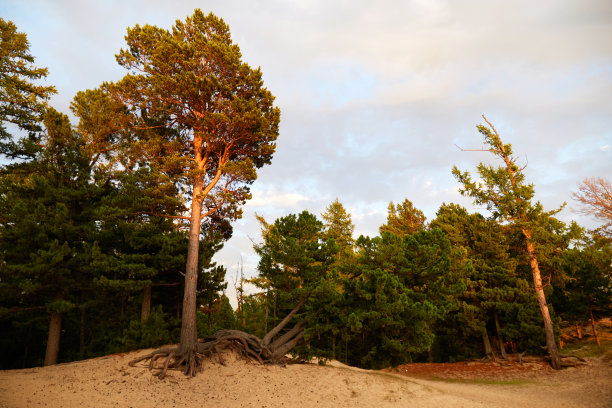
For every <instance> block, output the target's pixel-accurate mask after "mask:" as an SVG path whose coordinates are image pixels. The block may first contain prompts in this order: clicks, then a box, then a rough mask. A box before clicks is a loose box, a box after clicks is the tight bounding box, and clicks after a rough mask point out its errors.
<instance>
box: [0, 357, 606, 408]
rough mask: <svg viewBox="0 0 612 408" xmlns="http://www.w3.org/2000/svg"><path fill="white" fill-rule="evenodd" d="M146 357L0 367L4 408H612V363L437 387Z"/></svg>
mask: <svg viewBox="0 0 612 408" xmlns="http://www.w3.org/2000/svg"><path fill="white" fill-rule="evenodd" d="M144 352H145V351H139V352H134V353H128V354H124V355H112V356H107V357H101V358H96V359H92V360H85V361H80V362H74V363H67V364H60V365H57V366H52V367H45V368H32V369H25V370H8V371H0V407H2V408H4V407H6V408H20V407H51V408H54V407H134V408H141V407H142V408H148V407H186V408H191V407H194V408H195V407H197V408H202V407H259V408H262V407H351V408H357V407H377V408H383V407H412V406H414V407H420V408H428V407H444V408H446V407H466V408H467V407H487V408H495V407H500V408H501V407H504V408H506V407H513V406H517V407H518V406H520V407H589V408H594V407H612V367H611V366H610V363H609V362H606V361H604V360H603V359H590V360H589V364H588V366H585V367H580V368H572V369H568V370H563V371H561V372H554V373H547V374H545V375H543V376H542V377H536V378H533V379H529V380H521V381H519V382H518V383H513V384H480V383H474V382H449V381H431V380H425V379H416V378H410V377H406V376H402V375H398V374H394V373H390V372H381V371H366V370H360V369H356V368H351V367H346V366H343V365H341V364H339V363H333V364H329V365H326V366H318V365H315V364H306V365H297V364H294V365H287V366H286V367H278V366H261V365H258V364H254V363H250V362H246V361H243V360H241V359H236V358H235V357H233V356H228V358H227V359H226V363H227V365H225V366H223V365H220V364H217V363H212V362H210V363H207V364H206V365H205V367H204V372H203V373H201V374H200V375H198V376H197V377H195V378H186V377H185V376H183V374H182V373H180V372H177V371H171V372H169V374H168V376H167V377H166V379H164V380H159V379H157V378H156V377H154V376H152V375H151V373H150V372H149V371H148V369H147V368H146V367H145V366H144V365H139V366H136V367H129V366H128V364H127V363H128V361H129V360H130V359H132V358H134V357H135V356H138V355H142V354H143V353H144Z"/></svg>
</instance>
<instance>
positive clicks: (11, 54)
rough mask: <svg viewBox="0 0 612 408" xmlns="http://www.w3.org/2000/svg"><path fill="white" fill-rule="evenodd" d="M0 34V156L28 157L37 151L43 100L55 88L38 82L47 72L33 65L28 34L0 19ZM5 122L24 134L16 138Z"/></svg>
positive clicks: (9, 22) (43, 106)
mask: <svg viewBox="0 0 612 408" xmlns="http://www.w3.org/2000/svg"><path fill="white" fill-rule="evenodd" d="M0 36H1V41H0V155H4V156H6V157H8V158H10V159H17V158H18V159H29V158H30V159H31V158H32V157H33V156H34V155H35V154H36V152H37V151H38V146H37V143H36V142H37V141H38V139H39V137H40V136H39V132H40V131H41V130H42V127H41V120H42V115H43V113H44V112H45V109H46V101H47V100H48V99H49V97H50V96H51V95H53V94H54V93H55V88H54V87H53V86H44V85H39V84H38V83H37V82H38V81H39V80H41V79H44V78H45V77H46V76H47V73H48V71H47V69H46V68H37V67H36V66H35V65H34V57H33V56H32V55H31V54H30V50H29V48H30V44H29V43H28V39H27V36H26V35H25V34H24V33H20V32H18V31H17V27H16V26H15V24H13V23H12V22H11V21H6V20H4V19H3V18H0ZM6 122H8V123H11V124H13V125H15V126H16V127H17V129H18V130H20V131H23V132H26V133H27V135H25V136H23V137H19V136H18V135H17V133H18V132H13V131H12V130H10V129H8V128H7V127H6Z"/></svg>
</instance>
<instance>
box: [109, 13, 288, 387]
mask: <svg viewBox="0 0 612 408" xmlns="http://www.w3.org/2000/svg"><path fill="white" fill-rule="evenodd" d="M126 41H127V44H128V49H126V50H121V52H120V53H119V54H118V55H117V61H118V62H119V64H120V65H122V66H123V67H125V68H127V69H128V70H130V71H131V72H132V73H130V74H128V75H126V76H125V77H124V78H123V79H122V80H121V81H119V82H118V83H116V84H107V85H106V86H107V88H108V89H109V90H110V91H111V93H112V94H113V96H114V97H115V98H117V99H118V100H119V101H121V102H122V103H124V104H125V105H126V106H128V107H129V109H130V110H131V111H132V112H134V113H135V114H136V115H137V117H138V118H139V119H140V124H139V126H140V127H143V128H146V130H145V131H143V132H137V131H135V132H134V136H133V137H134V140H133V143H131V144H130V146H128V148H129V149H130V154H131V155H132V157H133V158H134V161H135V162H136V163H138V164H139V165H146V166H148V167H149V168H150V169H151V171H152V172H153V174H155V175H157V177H158V180H159V185H160V188H161V187H163V186H164V185H168V184H172V185H173V186H176V188H178V191H179V193H180V194H181V195H183V197H184V200H185V203H187V202H188V201H190V207H191V208H190V209H189V216H186V215H185V216H177V218H179V219H183V220H185V221H188V223H189V226H190V230H189V247H188V253H187V266H186V273H185V292H184V298H183V308H182V310H183V311H182V314H183V315H182V327H181V341H180V344H179V346H178V348H177V349H175V350H171V351H167V350H161V351H159V352H158V353H156V354H154V355H155V356H156V358H157V357H158V356H159V355H167V356H168V359H169V360H172V361H174V363H173V364H184V365H185V373H186V374H188V375H191V376H193V375H195V373H196V372H197V370H198V367H199V362H200V360H201V357H202V356H201V353H199V352H198V351H197V350H198V348H199V347H200V346H199V345H198V342H197V328H196V298H197V281H198V254H199V249H198V246H199V242H200V239H199V236H200V229H201V223H202V219H204V218H206V217H209V216H211V215H213V214H215V215H216V216H217V217H220V218H225V219H228V220H232V219H236V218H238V217H240V215H241V212H240V208H239V207H240V205H241V204H243V203H244V202H245V201H246V200H247V199H248V198H250V194H249V187H248V186H249V185H250V184H251V183H252V182H253V181H254V180H255V178H256V169H257V168H260V167H262V166H263V165H265V164H269V163H270V160H271V158H272V154H273V152H274V148H275V144H274V141H275V140H276V137H277V135H278V122H279V117H280V112H279V110H278V108H276V107H274V106H273V99H274V98H273V96H272V94H271V93H270V92H269V91H268V90H267V89H266V88H264V86H263V81H262V74H261V71H260V70H259V69H257V70H254V69H252V68H251V67H249V66H248V65H247V64H246V63H244V62H242V61H241V54H240V50H239V48H238V46H237V45H236V44H234V43H233V42H232V40H231V37H230V32H229V28H228V26H227V25H226V24H225V22H224V21H223V20H221V19H219V18H217V17H216V16H214V15H213V14H209V15H208V16H205V15H204V14H203V13H202V12H201V11H200V10H196V11H195V12H194V14H193V15H192V16H191V17H188V18H187V19H186V20H185V21H184V22H182V21H177V22H176V23H175V25H174V26H173V27H172V29H171V30H165V29H160V28H158V27H154V26H149V25H146V26H143V27H140V26H138V25H137V26H135V27H134V28H131V29H128V33H127V36H126ZM160 129H161V130H163V131H159V130H160ZM151 357H153V355H152V356H151ZM170 365H171V366H172V364H170ZM164 374H165V369H164V370H163V371H162V373H161V374H160V375H161V376H162V377H163V375H164Z"/></svg>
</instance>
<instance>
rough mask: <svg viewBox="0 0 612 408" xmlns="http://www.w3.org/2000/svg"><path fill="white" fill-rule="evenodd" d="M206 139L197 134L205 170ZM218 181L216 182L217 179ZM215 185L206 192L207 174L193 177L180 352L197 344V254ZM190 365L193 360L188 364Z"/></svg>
mask: <svg viewBox="0 0 612 408" xmlns="http://www.w3.org/2000/svg"><path fill="white" fill-rule="evenodd" d="M203 143H204V140H203V138H202V134H199V132H197V131H196V132H195V133H194V138H193V150H194V162H195V167H196V168H195V169H194V170H197V171H204V167H205V166H206V159H205V158H204V157H202V146H203ZM214 183H215V184H216V181H215V182H214ZM213 186H214V184H211V185H209V186H208V187H207V189H206V191H204V176H203V174H201V173H200V174H197V175H196V176H195V178H194V180H193V192H192V197H191V219H190V223H189V244H188V247H187V266H186V268H185V291H184V295H183V314H182V320H181V340H180V344H179V352H191V351H193V350H195V348H196V344H197V343H198V330H197V325H196V308H197V305H196V296H197V290H198V257H199V252H200V228H201V223H202V201H203V198H204V196H206V194H207V193H208V191H210V188H212V187H213ZM188 365H190V363H188Z"/></svg>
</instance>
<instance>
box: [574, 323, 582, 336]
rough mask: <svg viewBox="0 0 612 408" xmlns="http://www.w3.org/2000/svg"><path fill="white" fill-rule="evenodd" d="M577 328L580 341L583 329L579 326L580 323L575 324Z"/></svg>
mask: <svg viewBox="0 0 612 408" xmlns="http://www.w3.org/2000/svg"><path fill="white" fill-rule="evenodd" d="M574 327H576V335H577V336H578V340H582V327H581V326H579V325H578V323H575V324H574Z"/></svg>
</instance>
